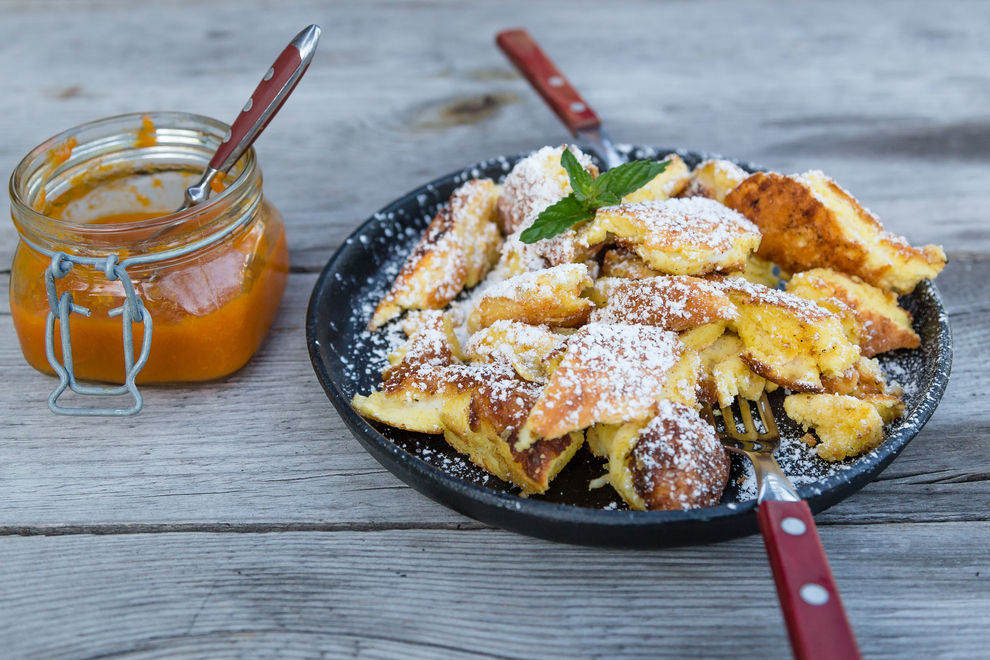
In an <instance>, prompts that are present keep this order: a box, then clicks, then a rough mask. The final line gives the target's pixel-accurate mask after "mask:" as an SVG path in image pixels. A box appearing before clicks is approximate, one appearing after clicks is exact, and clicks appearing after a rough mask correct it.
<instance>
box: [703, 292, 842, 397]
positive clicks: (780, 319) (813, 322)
mask: <svg viewBox="0 0 990 660" xmlns="http://www.w3.org/2000/svg"><path fill="white" fill-rule="evenodd" d="M718 281H719V282H720V286H722V287H723V290H724V291H725V292H726V293H727V294H728V295H729V298H731V299H732V302H733V303H734V304H735V306H736V309H737V310H738V312H739V316H738V317H737V318H736V319H735V320H734V321H731V322H730V324H729V327H730V329H734V330H735V332H736V334H737V335H739V338H740V339H741V340H742V342H743V345H744V346H745V349H744V350H743V352H742V353H741V357H742V359H743V360H744V361H745V362H746V364H747V365H748V366H749V368H750V369H752V370H753V371H755V372H756V373H757V374H759V375H761V376H763V377H764V378H766V379H767V380H771V381H773V382H775V383H777V384H778V385H781V386H783V387H787V388H788V389H792V390H796V391H799V392H822V391H824V389H823V387H822V382H821V376H822V374H825V375H838V374H840V373H842V372H843V371H845V370H846V369H848V368H849V367H851V366H852V365H853V364H854V363H855V362H856V360H858V359H859V347H858V346H856V345H854V344H851V343H850V342H849V340H848V339H847V338H846V333H845V332H844V331H843V328H842V324H841V323H840V322H839V319H838V317H836V316H835V315H834V314H832V313H831V312H829V311H828V310H827V309H825V308H824V307H820V306H818V305H816V304H815V303H813V302H811V301H810V300H805V299H804V298H798V297H797V296H794V295H791V294H789V293H785V292H784V291H778V290H776V289H771V288H769V287H765V286H763V285H761V284H754V283H753V282H749V281H747V280H744V279H742V278H728V277H723V278H719V279H718Z"/></svg>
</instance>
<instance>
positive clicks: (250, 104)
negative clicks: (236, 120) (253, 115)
mask: <svg viewBox="0 0 990 660" xmlns="http://www.w3.org/2000/svg"><path fill="white" fill-rule="evenodd" d="M253 107H254V99H253V98H249V99H248V101H247V103H245V104H244V109H243V110H241V112H247V111H248V110H250V109H251V108H253Z"/></svg>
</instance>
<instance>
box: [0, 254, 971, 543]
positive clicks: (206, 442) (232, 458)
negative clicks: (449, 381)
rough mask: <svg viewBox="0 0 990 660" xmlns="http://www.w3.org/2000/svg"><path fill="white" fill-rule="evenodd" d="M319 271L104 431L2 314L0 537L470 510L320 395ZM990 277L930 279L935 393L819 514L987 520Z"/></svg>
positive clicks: (447, 518) (368, 520) (433, 519)
mask: <svg viewBox="0 0 990 660" xmlns="http://www.w3.org/2000/svg"><path fill="white" fill-rule="evenodd" d="M314 281H315V275H311V274H306V273H295V274H292V275H291V277H290V283H289V286H288V290H287V294H286V297H285V300H284V302H283V305H282V309H281V310H280V312H279V316H278V318H277V320H276V323H275V327H274V330H273V332H272V333H271V335H270V336H269V337H268V339H267V341H266V343H265V345H264V346H263V347H262V350H261V352H260V353H259V354H258V355H256V356H255V358H254V359H253V360H252V361H251V363H250V364H248V366H247V367H246V368H245V369H243V370H242V371H240V372H239V373H237V374H235V375H234V376H232V377H230V378H228V379H226V380H224V381H222V382H218V383H212V384H209V385H205V386H198V387H192V388H191V387H144V388H143V392H144V395H145V410H144V411H143V412H142V413H141V414H140V415H138V416H136V417H134V418H130V419H116V420H106V421H104V422H103V423H101V424H100V425H99V426H98V427H97V426H94V425H93V423H92V421H91V420H86V419H78V418H58V417H55V416H53V415H52V414H51V413H50V412H48V409H47V408H46V407H45V403H44V402H45V399H46V397H47V394H48V392H49V391H50V389H51V387H52V386H53V385H54V379H53V378H51V377H48V376H44V375H42V374H39V373H38V372H36V371H34V370H33V369H31V368H30V367H29V366H27V365H26V364H25V363H24V361H23V359H22V358H21V357H20V354H19V349H18V347H17V345H16V342H14V341H11V339H12V336H13V330H12V329H11V327H10V317H9V316H0V336H3V337H7V338H8V340H7V341H4V342H0V363H2V364H5V365H8V368H7V369H6V372H5V377H6V378H7V380H8V383H9V385H10V386H8V387H5V388H2V389H0V407H2V408H6V409H9V410H14V409H17V410H18V414H17V416H16V417H15V418H13V419H11V420H10V422H9V426H8V428H9V431H10V433H11V434H12V437H11V441H9V442H7V443H4V462H3V463H2V464H0V501H3V502H4V503H5V505H4V506H2V507H0V533H2V532H4V531H5V530H6V531H7V533H36V532H43V533H56V532H57V530H51V529H50V528H52V527H53V526H54V527H59V526H63V525H68V526H71V527H72V529H74V530H75V531H80V530H90V531H98V530H99V529H102V528H103V527H100V526H109V527H107V529H117V530H119V529H120V526H122V525H137V526H138V527H137V529H147V527H146V526H147V525H152V526H153V525H162V526H175V525H196V526H197V528H207V529H209V528H211V527H210V525H216V526H217V527H218V528H220V527H223V526H235V527H239V526H244V528H245V529H253V527H252V526H254V525H263V526H264V528H266V529H267V528H269V527H274V528H279V527H280V526H284V527H285V528H287V529H292V528H294V527H293V526H294V525H306V526H317V528H318V527H319V526H320V525H331V526H336V525H367V524H381V525H386V526H387V525H394V524H410V523H416V524H430V525H435V524H448V525H450V524H454V525H456V524H457V523H459V522H466V521H467V519H465V518H463V517H462V516H460V515H459V514H456V513H453V512H450V511H449V510H447V509H445V508H444V507H442V506H440V505H437V504H434V503H433V502H431V501H429V500H427V499H426V498H425V497H423V496H421V495H419V494H417V493H413V492H412V491H411V490H410V489H409V488H407V487H406V486H405V485H404V484H402V483H401V482H400V481H399V480H398V479H396V478H395V477H393V476H392V475H390V474H389V473H387V472H385V471H384V470H383V469H382V468H380V467H379V466H378V464H377V463H376V462H375V461H374V460H373V459H372V458H371V457H369V456H368V455H367V454H366V453H365V452H364V450H363V449H362V448H361V447H360V445H358V443H357V441H356V440H354V439H353V438H352V437H351V435H350V433H349V432H348V431H347V430H346V428H345V427H344V425H343V422H342V421H341V420H340V418H339V417H338V416H337V414H336V412H335V411H334V410H333V408H332V407H331V406H330V404H329V402H328V401H327V399H326V397H325V396H324V394H323V390H322V388H321V387H320V385H319V383H318V382H317V380H316V377H315V375H314V374H313V370H312V367H311V365H310V362H309V356H308V353H307V350H306V336H305V329H304V321H305V305H306V303H307V302H308V297H309V293H310V291H311V289H312V286H313V283H314ZM986 281H990V258H988V259H979V260H973V259H960V260H957V261H953V262H952V263H951V264H950V265H949V267H948V268H947V269H946V271H945V272H944V273H943V275H942V276H941V277H940V278H939V280H938V282H939V287H940V290H941V291H942V294H943V297H944V299H945V303H946V305H947V307H948V309H949V313H950V320H951V323H952V327H953V330H954V336H955V347H956V348H955V363H954V367H953V374H952V378H951V379H950V382H949V388H948V391H947V392H946V394H945V397H944V398H943V401H942V404H941V405H940V406H939V408H938V410H937V411H936V413H935V415H934V416H933V418H932V420H931V421H930V422H929V423H928V425H927V426H926V427H925V429H924V430H923V431H922V433H921V434H920V435H919V436H918V437H917V438H915V439H914V440H913V441H912V442H911V444H910V445H908V447H907V449H905V451H904V453H903V454H902V455H901V456H900V457H899V458H898V459H897V460H896V461H895V462H894V463H893V464H892V465H891V467H890V468H888V470H887V471H885V472H884V473H883V474H882V475H881V477H880V480H879V481H877V482H875V483H873V484H871V485H869V486H867V487H866V489H864V491H863V492H861V493H860V494H858V495H856V496H854V497H852V498H850V499H849V500H847V501H845V502H843V503H841V504H839V505H838V506H836V507H835V508H833V509H832V510H830V511H828V512H826V513H825V514H823V515H822V516H820V518H819V520H820V522H821V523H822V524H830V523H834V522H845V523H848V522H898V521H935V520H939V521H941V520H990V421H988V420H990V403H988V401H987V400H986V398H985V397H983V396H982V393H983V392H986V391H988V390H990V374H988V373H987V372H986V370H985V369H983V368H982V366H981V365H984V364H986V363H988V362H990V345H987V344H986V343H981V342H980V341H979V337H981V336H985V334H984V333H985V332H986V330H985V328H986V327H990V305H987V304H986V302H985V300H984V299H982V298H981V296H980V295H979V292H978V290H977V288H978V287H982V286H983V284H982V283H983V282H986ZM0 299H2V300H4V301H6V291H3V290H0ZM246 420H248V422H247V423H245V421H246ZM919 499H923V501H924V506H923V507H922V506H919Z"/></svg>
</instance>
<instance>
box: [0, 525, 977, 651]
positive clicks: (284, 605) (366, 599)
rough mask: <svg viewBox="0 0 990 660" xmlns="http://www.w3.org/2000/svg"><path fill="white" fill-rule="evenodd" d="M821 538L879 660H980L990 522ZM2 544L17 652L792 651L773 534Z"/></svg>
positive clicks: (412, 534) (323, 536) (485, 533)
mask: <svg viewBox="0 0 990 660" xmlns="http://www.w3.org/2000/svg"><path fill="white" fill-rule="evenodd" d="M944 538H953V539H956V541H955V542H953V543H951V544H946V543H943V542H942V539H944ZM822 540H823V543H824V545H825V547H826V550H827V551H828V553H829V555H830V557H831V559H832V564H833V567H835V566H837V565H838V566H841V567H842V570H837V571H836V581H837V584H838V587H839V589H840V590H841V591H842V594H843V597H844V599H845V603H846V608H847V610H848V613H849V618H850V621H851V622H852V625H853V626H854V628H855V629H856V632H857V634H858V637H859V642H860V645H861V646H862V649H863V652H864V654H865V655H866V657H877V658H902V657H944V656H952V657H975V656H979V655H980V654H981V653H983V651H984V650H985V649H986V645H987V644H988V643H990V628H988V627H987V626H986V625H984V624H985V622H986V618H985V617H986V611H985V605H986V593H987V589H988V581H990V576H988V573H987V566H986V548H987V546H988V545H990V522H981V523H939V524H929V525H906V524H888V525H871V526H869V527H868V528H866V529H864V528H863V527H861V526H851V527H849V526H842V525H839V526H832V527H829V528H827V529H824V530H822ZM0 548H2V550H3V556H4V561H3V562H2V563H0V580H2V584H3V585H4V601H3V608H4V616H3V617H2V618H0V637H2V638H4V639H6V640H9V641H8V643H7V644H6V645H5V650H6V652H8V653H11V654H13V655H15V656H18V657H34V658H79V657H127V658H164V657H175V656H177V655H181V656H183V657H185V656H193V657H219V656H223V657H230V656H235V655H236V656H247V657H278V658H286V657H307V658H308V657H317V656H321V655H322V657H330V658H335V657H341V656H358V657H362V658H395V657H404V658H438V657H443V658H447V657H452V658H478V657H486V658H542V657H546V658H568V657H577V656H579V657H587V658H613V657H623V658H625V657H634V658H635V657H639V658H655V657H664V658H667V657H670V658H684V657H698V656H704V657H711V656H715V655H718V656H731V657H780V656H782V655H784V654H785V653H786V652H785V651H784V649H785V648H786V645H787V641H786V635H785V633H784V629H783V626H782V621H781V617H780V613H779V610H778V608H777V603H776V596H775V595H774V591H773V581H772V579H771V576H770V571H769V568H768V567H767V565H766V559H765V557H764V554H763V548H762V542H761V541H760V539H759V538H755V537H754V538H749V539H742V540H738V541H733V542H729V543H721V544H717V545H713V546H707V547H696V548H680V549H674V550H664V551H662V552H659V551H658V552H642V551H638V552H637V551H615V550H596V551H593V552H591V551H588V550H586V549H583V548H575V547H568V546H562V545H551V544H547V543H543V542H540V541H536V540H532V539H527V538H523V537H519V536H516V535H513V534H509V533H507V532H502V531H499V530H472V531H461V532H453V531H424V530H407V531H382V532H363V533H354V532H339V533H281V534H183V533H176V534H151V535H129V536H86V535H84V536H71V537H55V538H52V537H29V538H6V539H2V540H0ZM39 585H43V586H44V588H43V589H39ZM51 621H60V622H66V623H69V624H70V625H58V626H51V624H50V622H51Z"/></svg>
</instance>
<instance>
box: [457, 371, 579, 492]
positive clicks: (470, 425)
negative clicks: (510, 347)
mask: <svg viewBox="0 0 990 660" xmlns="http://www.w3.org/2000/svg"><path fill="white" fill-rule="evenodd" d="M510 373H511V372H510ZM540 390H541V388H540V387H539V386H538V385H534V384H532V383H527V382H525V381H522V380H519V379H517V378H513V377H503V378H501V379H500V378H491V379H490V380H486V381H484V382H479V383H476V384H475V385H474V386H472V387H471V388H469V389H468V390H466V391H464V392H462V393H461V394H459V395H456V396H453V397H449V398H447V399H445V400H444V403H443V406H442V407H441V409H440V419H441V421H442V423H443V429H444V439H445V440H446V441H447V443H448V444H449V445H450V446H451V447H453V448H454V449H456V450H457V451H459V452H461V453H462V454H466V455H467V456H468V458H470V460H471V462H472V463H474V464H475V465H478V466H480V467H482V468H484V469H485V470H487V471H488V472H490V473H492V474H494V475H495V476H496V477H498V478H499V479H502V480H503V481H508V482H511V483H513V484H515V485H517V486H519V487H520V488H522V489H523V491H525V492H526V493H543V492H545V491H546V489H547V487H548V486H549V485H550V481H551V480H552V479H553V478H554V477H555V476H556V475H557V473H558V472H560V470H561V469H562V468H563V467H564V466H565V465H566V464H567V462H568V461H569V460H570V459H571V458H572V457H573V456H574V454H575V453H576V452H577V450H578V449H579V448H580V447H581V445H582V443H583V442H584V434H583V433H580V432H575V433H569V434H565V435H563V436H561V437H559V438H554V439H552V440H546V439H541V440H538V441H537V442H535V443H534V444H533V445H532V446H530V447H528V448H526V449H523V450H518V449H516V448H515V446H514V445H515V442H516V437H517V431H518V429H519V427H520V426H522V424H523V423H524V422H525V421H526V417H527V415H528V414H529V410H530V408H532V406H533V403H534V402H535V401H536V399H537V397H538V396H539V394H540Z"/></svg>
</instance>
